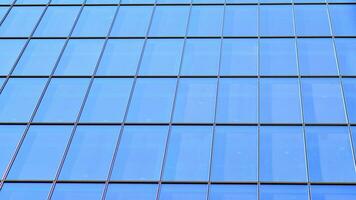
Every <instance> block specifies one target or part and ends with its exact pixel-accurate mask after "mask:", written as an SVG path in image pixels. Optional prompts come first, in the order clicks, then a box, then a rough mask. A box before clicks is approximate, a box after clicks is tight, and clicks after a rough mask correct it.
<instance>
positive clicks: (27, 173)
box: [7, 126, 72, 180]
mask: <svg viewBox="0 0 356 200" xmlns="http://www.w3.org/2000/svg"><path fill="white" fill-rule="evenodd" d="M71 132H72V126H31V127H30V129H29V131H28V132H27V134H26V137H25V140H24V142H23V143H22V145H21V149H20V151H19V153H18V154H17V156H16V160H15V162H14V164H13V165H12V167H11V170H10V173H9V175H8V177H7V178H8V179H12V180H14V179H19V180H52V179H54V177H55V175H56V172H57V169H58V166H59V164H60V162H61V159H62V156H63V153H64V151H65V148H66V146H67V143H68V140H69V137H70V134H71Z"/></svg>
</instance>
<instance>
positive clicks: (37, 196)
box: [0, 183, 51, 200]
mask: <svg viewBox="0 0 356 200" xmlns="http://www.w3.org/2000/svg"><path fill="white" fill-rule="evenodd" d="M50 189H51V184H50V183H5V184H4V186H3V188H2V189H1V191H0V199H8V200H45V199H47V196H48V193H49V191H50Z"/></svg>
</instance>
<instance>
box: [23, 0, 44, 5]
mask: <svg viewBox="0 0 356 200" xmlns="http://www.w3.org/2000/svg"><path fill="white" fill-rule="evenodd" d="M48 1H49V0H17V1H16V4H46V3H48Z"/></svg>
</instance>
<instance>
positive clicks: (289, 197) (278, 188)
mask: <svg viewBox="0 0 356 200" xmlns="http://www.w3.org/2000/svg"><path fill="white" fill-rule="evenodd" d="M260 199H261V200H296V199H298V200H309V194H308V186H306V185H261V187H260ZM313 200H314V199H313Z"/></svg>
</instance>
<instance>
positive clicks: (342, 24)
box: [329, 4, 356, 36]
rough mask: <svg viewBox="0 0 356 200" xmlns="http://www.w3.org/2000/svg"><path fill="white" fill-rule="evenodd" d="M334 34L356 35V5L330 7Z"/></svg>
mask: <svg viewBox="0 0 356 200" xmlns="http://www.w3.org/2000/svg"><path fill="white" fill-rule="evenodd" d="M329 9H330V16H331V22H332V27H333V34H334V35H338V36H339V35H340V36H355V35H356V20H355V16H356V5H352V4H349V5H347V4H345V5H330V6H329Z"/></svg>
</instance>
